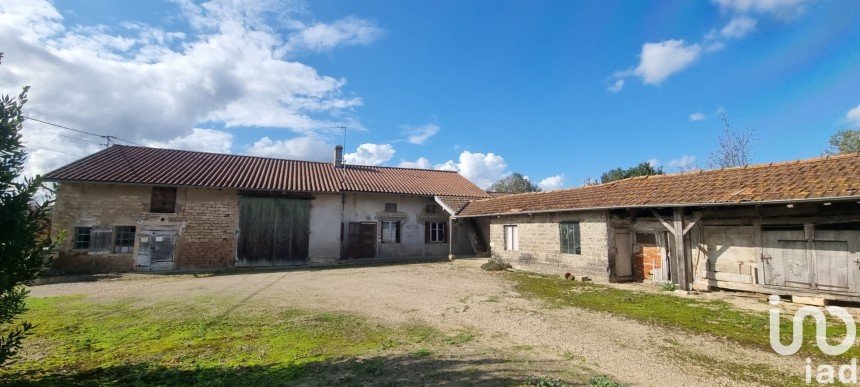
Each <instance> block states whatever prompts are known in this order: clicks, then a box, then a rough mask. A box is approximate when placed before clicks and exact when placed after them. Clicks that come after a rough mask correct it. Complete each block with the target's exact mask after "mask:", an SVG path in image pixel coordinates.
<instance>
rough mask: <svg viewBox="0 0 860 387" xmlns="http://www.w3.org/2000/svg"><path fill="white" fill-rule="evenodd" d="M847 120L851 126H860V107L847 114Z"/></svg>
mask: <svg viewBox="0 0 860 387" xmlns="http://www.w3.org/2000/svg"><path fill="white" fill-rule="evenodd" d="M845 119H846V120H848V123H849V124H850V125H856V126H860V105H857V107H855V108H854V109H851V110H849V111H848V113H846V114H845Z"/></svg>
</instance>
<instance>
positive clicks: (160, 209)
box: [149, 187, 176, 214]
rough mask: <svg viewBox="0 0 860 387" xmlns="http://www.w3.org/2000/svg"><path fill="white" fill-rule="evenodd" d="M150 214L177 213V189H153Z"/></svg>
mask: <svg viewBox="0 0 860 387" xmlns="http://www.w3.org/2000/svg"><path fill="white" fill-rule="evenodd" d="M149 212H155V213H160V214H171V213H174V212H176V187H152V197H151V198H150V202H149Z"/></svg>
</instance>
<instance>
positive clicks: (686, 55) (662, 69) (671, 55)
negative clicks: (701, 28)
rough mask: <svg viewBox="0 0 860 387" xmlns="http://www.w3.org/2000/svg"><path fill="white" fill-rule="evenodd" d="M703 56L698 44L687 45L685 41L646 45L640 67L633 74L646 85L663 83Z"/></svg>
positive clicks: (640, 58) (640, 59) (641, 56)
mask: <svg viewBox="0 0 860 387" xmlns="http://www.w3.org/2000/svg"><path fill="white" fill-rule="evenodd" d="M701 54H702V49H701V47H699V45H698V44H692V45H685V44H684V41H683V40H675V39H671V40H665V41H662V42H659V43H645V44H644V45H643V46H642V53H641V54H640V55H639V65H638V66H637V67H636V68H635V69H634V70H633V74H635V75H637V76H639V77H641V78H642V82H644V83H646V84H651V85H656V84H660V83H662V82H663V81H664V80H666V78H668V77H669V76H670V75H672V74H675V73H677V72H680V71H682V70H684V69H686V68H687V67H690V65H692V64H693V63H695V62H696V60H698V59H699V57H700V56H701Z"/></svg>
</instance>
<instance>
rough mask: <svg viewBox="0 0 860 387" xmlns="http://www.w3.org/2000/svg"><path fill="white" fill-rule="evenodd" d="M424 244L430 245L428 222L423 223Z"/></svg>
mask: <svg viewBox="0 0 860 387" xmlns="http://www.w3.org/2000/svg"><path fill="white" fill-rule="evenodd" d="M424 243H430V222H424Z"/></svg>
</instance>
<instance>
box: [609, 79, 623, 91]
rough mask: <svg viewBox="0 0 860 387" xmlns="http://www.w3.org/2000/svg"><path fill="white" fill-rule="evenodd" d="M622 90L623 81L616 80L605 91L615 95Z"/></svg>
mask: <svg viewBox="0 0 860 387" xmlns="http://www.w3.org/2000/svg"><path fill="white" fill-rule="evenodd" d="M623 88H624V79H616V80H615V83H613V84H612V86H609V87H608V88H606V89H607V90H609V91H610V92H612V93H617V92H619V91H621V89H623Z"/></svg>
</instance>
